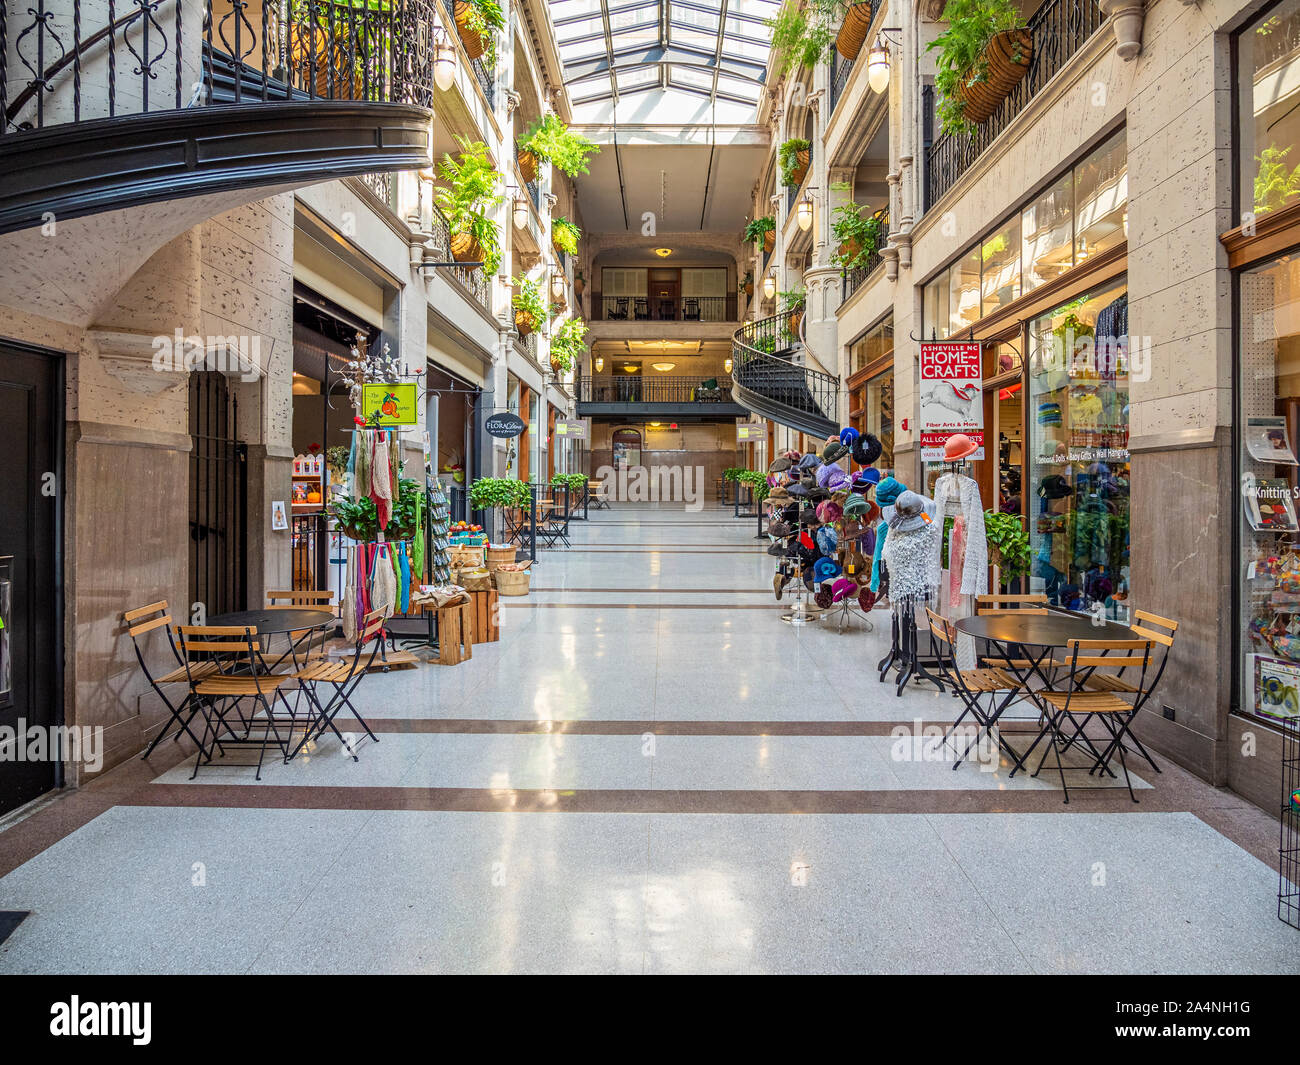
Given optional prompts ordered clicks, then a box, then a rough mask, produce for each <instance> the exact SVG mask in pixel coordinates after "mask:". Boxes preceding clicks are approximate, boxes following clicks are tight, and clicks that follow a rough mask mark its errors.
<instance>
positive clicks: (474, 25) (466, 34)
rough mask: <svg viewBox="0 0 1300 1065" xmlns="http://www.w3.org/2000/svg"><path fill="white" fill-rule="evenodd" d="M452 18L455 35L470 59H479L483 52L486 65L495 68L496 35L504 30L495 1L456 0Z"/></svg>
mask: <svg viewBox="0 0 1300 1065" xmlns="http://www.w3.org/2000/svg"><path fill="white" fill-rule="evenodd" d="M452 18H454V19H455V20H456V34H457V36H459V37H460V43H461V44H463V45H464V46H465V54H466V55H468V56H469V57H470V59H481V58H482V57H483V53H484V51H486V52H487V55H488V65H489V66H492V67H495V66H496V35H497V34H498V33H500V32H501V31H503V30H504V29H505V28H506V19H505V15H504V14H503V13H502V11H501V5H500V4H499V3H497V0H456V2H455V4H454V5H453V10H452Z"/></svg>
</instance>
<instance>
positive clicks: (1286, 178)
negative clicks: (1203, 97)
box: [1235, 0, 1300, 216]
mask: <svg viewBox="0 0 1300 1065" xmlns="http://www.w3.org/2000/svg"><path fill="white" fill-rule="evenodd" d="M1235 42H1236V49H1237V109H1238V110H1237V114H1238V119H1237V128H1238V137H1239V140H1238V145H1237V165H1238V168H1239V172H1240V180H1239V182H1238V189H1239V192H1238V198H1239V204H1238V208H1239V213H1240V214H1243V215H1244V214H1247V213H1253V214H1254V215H1256V216H1258V215H1262V214H1267V213H1268V212H1270V211H1276V210H1278V209H1279V208H1281V207H1285V206H1287V205H1288V204H1291V203H1294V202H1296V197H1297V196H1300V149H1298V148H1297V147H1296V145H1297V144H1300V111H1297V110H1296V106H1295V100H1294V96H1295V88H1294V87H1295V84H1296V79H1297V77H1300V0H1284V2H1283V3H1280V4H1277V5H1275V6H1273V7H1271V8H1269V9H1268V10H1267V11H1266V12H1265V13H1264V14H1263V15H1261V16H1260V17H1259V18H1257V19H1256V20H1255V21H1254V22H1252V23H1250V24H1249V25H1248V26H1246V27H1245V29H1243V30H1242V31H1241V32H1239V33H1238V34H1237V35H1236V38H1235Z"/></svg>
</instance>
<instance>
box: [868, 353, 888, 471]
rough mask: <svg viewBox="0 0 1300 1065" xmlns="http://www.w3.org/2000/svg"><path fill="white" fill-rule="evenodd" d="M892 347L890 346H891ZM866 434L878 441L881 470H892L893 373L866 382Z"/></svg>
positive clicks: (886, 372) (878, 375) (886, 373)
mask: <svg viewBox="0 0 1300 1065" xmlns="http://www.w3.org/2000/svg"><path fill="white" fill-rule="evenodd" d="M891 346H892V345H891ZM867 432H869V433H872V434H873V435H874V436H875V437H876V438H877V439H878V440H879V441H880V458H879V460H878V461H877V462H876V465H877V466H878V467H880V469H882V470H892V469H893V468H894V371H893V370H886V371H885V372H884V373H882V374H877V375H876V376H875V377H873V378H871V379H870V380H869V381H868V382H867Z"/></svg>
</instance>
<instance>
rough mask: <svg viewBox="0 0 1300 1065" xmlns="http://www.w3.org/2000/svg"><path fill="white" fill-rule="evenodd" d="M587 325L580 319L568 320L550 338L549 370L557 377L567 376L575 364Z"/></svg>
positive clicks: (582, 345) (584, 345) (584, 343)
mask: <svg viewBox="0 0 1300 1065" xmlns="http://www.w3.org/2000/svg"><path fill="white" fill-rule="evenodd" d="M586 336H587V323H586V322H584V321H583V320H582V319H581V318H568V319H566V320H565V321H564V323H563V324H562V325H561V326H560V327H559V328H558V329H557V330H556V331H555V335H554V336H553V337H551V369H552V370H554V371H555V374H556V376H557V377H561V376H563V375H564V374H567V373H568V372H569V371H570V370H572V369H573V367H574V366H575V365H576V364H577V362H578V359H579V358H580V357H581V356H582V354H583V352H585V351H586V350H587V344H586Z"/></svg>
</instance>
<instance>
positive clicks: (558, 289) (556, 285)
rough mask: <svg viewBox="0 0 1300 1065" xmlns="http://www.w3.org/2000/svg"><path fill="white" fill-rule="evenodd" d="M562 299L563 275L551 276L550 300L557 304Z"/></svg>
mask: <svg viewBox="0 0 1300 1065" xmlns="http://www.w3.org/2000/svg"><path fill="white" fill-rule="evenodd" d="M563 298H564V275H563V274H560V273H553V274H551V299H552V300H554V301H556V302H558V301H560V300H562V299H563Z"/></svg>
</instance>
